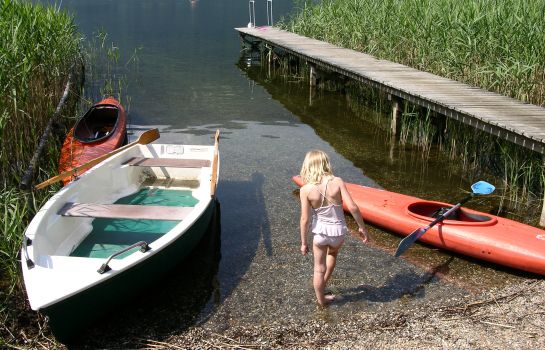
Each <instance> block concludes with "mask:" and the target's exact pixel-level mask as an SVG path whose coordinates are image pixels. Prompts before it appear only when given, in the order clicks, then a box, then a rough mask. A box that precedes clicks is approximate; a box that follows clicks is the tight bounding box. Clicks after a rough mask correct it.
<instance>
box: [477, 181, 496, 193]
mask: <svg viewBox="0 0 545 350" xmlns="http://www.w3.org/2000/svg"><path fill="white" fill-rule="evenodd" d="M495 189H496V187H494V186H493V185H491V184H489V183H488V182H486V181H479V182H475V183H474V184H473V185H471V190H472V191H473V193H474V194H490V193H492V192H494V190H495Z"/></svg>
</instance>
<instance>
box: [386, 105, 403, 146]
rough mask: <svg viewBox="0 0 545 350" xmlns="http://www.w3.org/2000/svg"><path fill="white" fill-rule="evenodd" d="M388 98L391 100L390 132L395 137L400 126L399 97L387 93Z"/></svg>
mask: <svg viewBox="0 0 545 350" xmlns="http://www.w3.org/2000/svg"><path fill="white" fill-rule="evenodd" d="M388 100H390V101H392V122H391V130H392V134H393V135H394V136H396V137H397V136H399V129H400V127H401V121H400V119H401V99H400V98H399V97H397V96H392V95H388Z"/></svg>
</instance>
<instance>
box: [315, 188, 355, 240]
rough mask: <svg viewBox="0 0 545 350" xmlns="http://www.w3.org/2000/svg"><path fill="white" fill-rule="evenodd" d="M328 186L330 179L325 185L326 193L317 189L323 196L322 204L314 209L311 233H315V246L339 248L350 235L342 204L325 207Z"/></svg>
mask: <svg viewBox="0 0 545 350" xmlns="http://www.w3.org/2000/svg"><path fill="white" fill-rule="evenodd" d="M328 184H329V179H328V180H327V182H326V184H325V190H324V193H322V192H321V191H320V189H318V187H316V189H317V190H318V192H320V195H321V196H322V203H321V204H320V207H319V208H316V209H314V208H313V212H314V215H313V216H312V226H311V232H312V233H314V243H315V244H318V245H331V246H337V245H339V244H340V243H342V242H343V241H344V236H345V235H346V234H347V233H348V227H347V226H346V221H345V218H344V212H343V206H342V204H329V205H326V206H324V200H325V199H326V195H325V193H327V185H328ZM328 200H329V199H328ZM330 202H331V201H330Z"/></svg>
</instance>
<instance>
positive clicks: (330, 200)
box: [304, 177, 342, 209]
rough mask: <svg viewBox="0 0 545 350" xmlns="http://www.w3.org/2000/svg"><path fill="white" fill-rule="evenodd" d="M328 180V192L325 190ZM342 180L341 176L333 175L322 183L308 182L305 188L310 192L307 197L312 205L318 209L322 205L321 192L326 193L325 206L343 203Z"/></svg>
mask: <svg viewBox="0 0 545 350" xmlns="http://www.w3.org/2000/svg"><path fill="white" fill-rule="evenodd" d="M326 182H328V184H327V193H325V192H324V191H325V190H326ZM341 182H342V180H341V179H340V178H338V177H331V178H330V180H329V181H327V180H325V179H324V180H323V181H322V183H321V184H306V185H305V186H304V187H307V188H305V190H306V191H307V192H308V194H307V199H308V201H309V202H310V204H311V206H312V207H313V208H314V209H316V208H319V207H320V206H321V205H322V195H321V194H320V192H321V193H324V194H325V195H326V199H324V201H323V205H324V206H326V205H330V204H335V205H339V204H342V195H341Z"/></svg>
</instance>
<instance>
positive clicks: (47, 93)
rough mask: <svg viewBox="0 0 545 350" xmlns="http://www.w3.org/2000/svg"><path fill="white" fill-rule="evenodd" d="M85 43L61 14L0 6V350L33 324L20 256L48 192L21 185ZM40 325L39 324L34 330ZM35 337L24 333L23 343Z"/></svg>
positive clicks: (74, 99) (56, 132) (56, 139)
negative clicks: (28, 190) (27, 235)
mask: <svg viewBox="0 0 545 350" xmlns="http://www.w3.org/2000/svg"><path fill="white" fill-rule="evenodd" d="M82 40H83V38H82V36H81V35H80V34H79V33H78V32H77V27H76V26H75V24H74V22H73V19H72V17H71V16H69V15H68V14H66V13H65V12H62V11H58V10H57V9H55V8H53V7H45V6H42V5H40V4H31V3H28V2H24V1H18V0H0V180H1V188H0V201H1V203H2V209H1V214H0V216H1V217H2V221H1V224H2V227H1V236H0V305H1V306H0V318H1V319H2V325H1V326H0V347H7V346H9V344H10V343H11V342H12V341H14V340H15V339H19V340H21V339H22V338H21V334H22V333H21V332H23V333H24V332H26V329H27V328H28V326H29V324H30V322H32V323H35V319H36V316H35V315H34V316H29V314H28V311H27V310H28V307H27V302H26V299H25V293H24V287H23V286H22V283H21V277H20V271H19V267H18V252H19V249H20V247H21V242H22V237H23V232H24V230H25V228H26V226H27V225H28V223H29V222H30V220H31V218H32V217H33V216H34V214H35V212H36V210H37V209H38V208H39V207H40V206H41V205H42V204H43V203H44V202H45V200H47V198H49V196H50V195H51V194H52V193H53V192H52V191H53V190H49V191H47V190H45V191H40V192H25V191H23V190H20V189H19V184H20V181H21V179H22V177H23V175H24V174H25V172H26V170H27V169H28V167H29V165H30V161H31V158H32V156H33V154H34V152H35V150H36V148H37V145H38V143H39V142H40V138H41V137H42V134H43V133H44V130H45V128H46V126H47V124H48V123H49V119H50V118H51V116H52V115H53V114H54V112H55V109H56V107H57V105H58V104H59V101H60V100H61V97H62V95H63V92H64V89H65V85H66V83H67V81H68V77H69V73H70V72H71V71H75V70H76V69H77V68H80V67H79V65H80V64H81V61H82V53H83V51H82ZM76 75H77V74H76ZM74 80H77V78H76V79H73V81H74ZM78 88H79V87H78V86H77V84H72V88H71V94H72V95H74V94H73V93H74V92H75V95H78V92H77V91H78ZM78 100H79V98H78V96H71V97H69V98H68V100H67V103H66V104H65V105H64V108H63V109H62V110H61V114H60V116H59V118H58V119H56V120H55V121H54V128H53V133H52V134H51V135H49V137H48V138H47V143H46V147H45V149H44V151H43V152H42V155H41V157H40V160H41V161H40V162H39V163H38V166H37V169H36V174H35V176H36V177H37V178H38V179H45V178H47V177H49V175H50V174H54V173H55V171H56V168H57V159H58V158H59V151H60V145H61V142H62V139H63V137H64V135H65V131H66V127H67V126H68V125H69V124H70V123H71V122H70V121H69V120H70V116H73V115H75V114H76V112H77V109H78ZM43 321H44V320H43V319H42V318H40V320H39V323H40V324H42V323H43ZM31 328H35V331H36V332H40V333H41V331H40V330H38V329H37V327H31ZM23 329H25V331H22V330H23ZM35 336H37V335H35V334H28V333H27V334H26V335H24V336H23V338H26V337H29V338H33V337H35ZM14 338H15V339H14ZM10 339H11V341H10ZM46 343H47V342H46Z"/></svg>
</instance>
